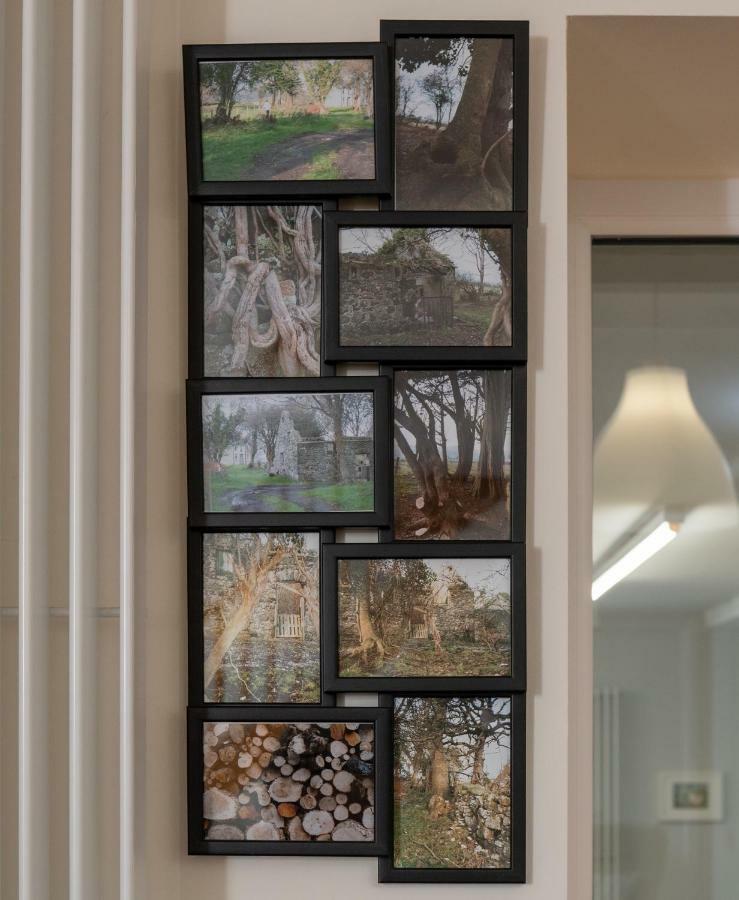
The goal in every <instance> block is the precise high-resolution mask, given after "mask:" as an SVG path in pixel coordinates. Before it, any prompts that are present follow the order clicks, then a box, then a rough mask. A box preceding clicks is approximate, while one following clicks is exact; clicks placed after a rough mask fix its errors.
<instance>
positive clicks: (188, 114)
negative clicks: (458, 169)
mask: <svg viewBox="0 0 739 900" xmlns="http://www.w3.org/2000/svg"><path fill="white" fill-rule="evenodd" d="M182 56H183V67H184V87H185V142H186V148H187V184H188V192H189V194H190V196H191V197H201V198H209V199H220V198H223V199H232V200H233V199H236V198H240V197H244V198H246V197H249V198H252V199H254V198H258V197H263V196H272V197H277V196H282V195H287V196H291V195H293V196H294V195H295V194H301V195H302V196H303V197H306V198H307V197H312V196H316V197H321V196H326V195H329V196H342V195H343V196H347V195H368V194H369V195H371V194H385V195H387V194H390V192H391V188H392V184H393V182H392V175H391V168H390V167H391V160H390V146H391V145H390V107H389V106H388V100H389V97H390V84H389V66H388V53H387V47H386V46H385V44H383V43H382V42H359V41H352V42H347V43H300V44H186V45H185V46H183V48H182ZM329 58H330V59H371V60H372V62H373V74H374V88H373V97H374V142H375V177H374V178H372V179H343V180H337V181H328V180H305V181H301V180H294V179H293V180H274V181H206V180H205V179H204V178H203V159H202V156H203V154H202V141H201V123H200V78H199V73H198V66H199V63H201V62H219V61H225V60H239V59H255V60H259V59H329Z"/></svg>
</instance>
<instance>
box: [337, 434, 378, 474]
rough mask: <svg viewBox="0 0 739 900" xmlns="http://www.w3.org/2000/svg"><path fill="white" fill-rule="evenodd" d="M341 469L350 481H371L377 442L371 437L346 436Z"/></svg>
mask: <svg viewBox="0 0 739 900" xmlns="http://www.w3.org/2000/svg"><path fill="white" fill-rule="evenodd" d="M342 453H343V458H342V461H341V469H342V471H343V472H344V473H345V474H346V476H347V480H348V481H371V480H372V478H373V474H374V468H375V443H374V441H373V439H372V438H371V437H347V438H344V446H343V451H342Z"/></svg>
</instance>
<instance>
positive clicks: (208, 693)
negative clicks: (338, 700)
mask: <svg viewBox="0 0 739 900" xmlns="http://www.w3.org/2000/svg"><path fill="white" fill-rule="evenodd" d="M319 553H320V541H319V534H318V532H275V533H268V532H264V533H260V532H248V533H231V532H214V533H207V532H206V533H205V534H203V654H204V666H203V688H204V693H203V699H204V700H205V701H207V702H209V703H320V702H321V659H320V610H319Z"/></svg>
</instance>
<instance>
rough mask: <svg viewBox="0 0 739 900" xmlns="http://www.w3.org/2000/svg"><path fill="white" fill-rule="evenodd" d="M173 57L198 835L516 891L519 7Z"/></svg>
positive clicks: (259, 849)
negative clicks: (357, 369)
mask: <svg viewBox="0 0 739 900" xmlns="http://www.w3.org/2000/svg"><path fill="white" fill-rule="evenodd" d="M183 51H184V88H185V113H186V115H185V125H186V148H187V175H188V193H189V239H188V280H189V367H188V376H189V378H188V384H187V453H188V523H187V528H188V544H187V546H188V609H189V614H188V628H189V637H188V659H189V676H188V678H189V681H188V716H187V722H188V724H187V728H188V739H187V747H188V775H187V778H188V787H187V790H188V845H189V852H190V853H192V854H206V855H305V856H309V855H323V856H331V855H334V856H344V855H349V856H351V855H356V856H376V857H377V858H378V860H379V880H380V881H381V882H437V881H438V882H490V883H495V882H501V883H503V882H509V883H510V882H522V881H525V877H526V875H525V860H526V848H525V838H526V822H525V813H526V799H525V790H526V788H525V785H526V777H525V773H526V751H525V741H526V724H525V712H526V693H525V692H526V585H525V577H526V560H525V556H526V549H525V539H526V359H527V336H526V328H527V317H526V310H527V285H526V225H527V222H526V218H527V165H528V23H527V22H480V21H458V22H451V21H450V22H446V21H434V22H429V21H422V20H420V21H383V22H381V23H380V40H379V41H378V42H376V43H345V44H335V43H332V44H328V43H327V44H280V45H276V44H252V45H198V46H186V47H184V48H183ZM357 197H360V198H364V199H363V200H362V204H363V205H371V204H373V203H374V204H376V207H377V209H376V210H375V211H373V210H371V209H370V210H365V209H363V210H358V209H356V205H357V204H356V202H349V203H348V201H352V198H357ZM347 205H350V206H352V207H353V208H352V209H347V208H346V207H347ZM368 363H369V364H371V363H374V364H376V365H377V367H378V368H377V372H378V373H377V374H376V375H366V374H361V375H360V374H353V373H352V371H351V366H352V364H360V365H361V366H362V371H366V368H367V364H368ZM347 366H348V367H349V371H348V373H346V374H345V370H346V367H347ZM337 367H340V368H339V369H338V371H337ZM355 528H362V529H367V528H374V529H377V543H355V542H353V541H352V538H351V531H349V532H348V533H347V532H346V531H345V529H349V530H351V529H355ZM337 529H341V535H342V542H337ZM345 536H346V537H345ZM346 538H348V539H346ZM344 693H352V694H367V695H369V696H368V697H367V703H366V704H365V705H362V706H344V705H341V695H342V694H344ZM376 698H377V699H376Z"/></svg>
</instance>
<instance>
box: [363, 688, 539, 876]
mask: <svg viewBox="0 0 739 900" xmlns="http://www.w3.org/2000/svg"><path fill="white" fill-rule="evenodd" d="M404 696H405V697H408V696H421V695H420V694H417V693H415V692H413V691H406V692H404V691H395V692H393V693H392V694H382V695H381V697H380V705H381V706H382V707H383V708H389V709H390V710H391V712H392V711H393V702H394V700H395V698H396V697H404ZM422 696H423V697H424V699H433V698H434V697H438V696H442V695H440V694H423V695H422ZM453 696H455V697H464V696H467V697H509V698H510V701H511V757H510V765H511V865H510V868H508V869H410V868H408V869H406V868H397V867H396V866H394V865H393V853H394V844H395V834H394V829H395V804H394V797H393V796H391V797H390V799H389V801H388V803H387V807H388V809H389V811H390V831H391V835H390V848H389V851H388V854H387V855H386V856H384V857H380V858H379V859H378V866H377V876H378V879H377V880H378V882H379V883H380V884H388V883H402V884H432V883H437V882H438V883H442V884H523V883H525V881H526V694H523V693H509V692H506V691H499V692H490V691H474V692H469V691H467V692H459V691H458V692H456V693H454V694H453ZM393 732H394V716H393V717H391V720H390V752H391V754H392V775H393V778H391V779H390V790H391V792H392V785H393V781H394V776H395V740H394V734H393Z"/></svg>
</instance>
